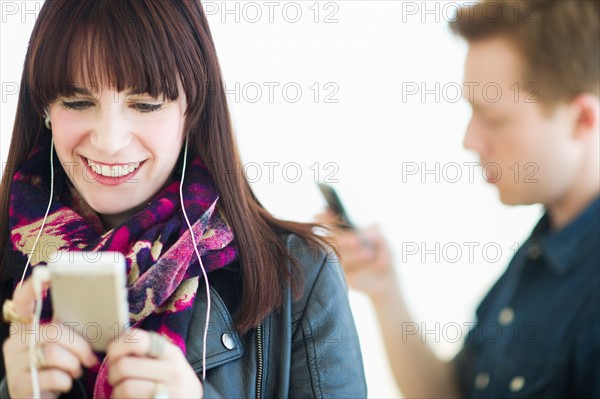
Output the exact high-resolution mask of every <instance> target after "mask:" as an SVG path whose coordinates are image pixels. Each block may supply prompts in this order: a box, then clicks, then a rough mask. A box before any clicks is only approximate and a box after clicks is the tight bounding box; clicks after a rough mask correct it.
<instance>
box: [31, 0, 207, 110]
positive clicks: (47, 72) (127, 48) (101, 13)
mask: <svg viewBox="0 0 600 399" xmlns="http://www.w3.org/2000/svg"><path fill="white" fill-rule="evenodd" d="M48 1H55V2H59V3H60V6H57V7H53V8H52V9H53V11H54V12H53V15H45V16H42V15H40V17H44V18H52V23H50V24H46V26H47V31H45V32H43V35H44V36H42V37H43V38H44V39H43V40H42V41H40V45H39V47H37V48H34V49H33V52H32V54H31V56H32V60H33V62H31V63H30V65H31V66H32V67H31V69H30V70H29V71H28V73H29V82H30V85H31V88H30V92H31V93H32V102H33V104H34V107H36V108H37V107H41V108H40V109H43V107H44V106H46V105H47V104H49V103H51V102H53V101H54V100H55V99H57V98H58V97H60V96H65V97H72V96H73V94H75V93H76V92H77V91H76V90H75V89H76V88H84V89H87V90H88V91H90V92H92V93H97V92H98V91H99V90H102V89H106V88H108V89H114V90H116V91H118V92H121V91H123V90H131V91H132V92H135V93H140V94H142V93H147V94H149V95H151V96H152V97H155V98H158V97H163V98H164V99H168V100H176V99H177V98H179V92H178V87H177V86H178V85H177V83H178V79H179V80H180V81H181V84H182V87H184V88H185V89H184V90H185V92H186V97H187V102H188V110H186V113H187V111H189V108H190V105H195V106H196V107H197V108H199V110H201V109H202V107H203V105H204V101H205V95H206V89H205V88H206V83H205V82H206V79H205V77H204V75H205V73H204V70H205V68H204V62H203V57H202V56H201V51H200V48H199V46H198V45H197V44H196V43H195V41H194V37H193V34H192V33H191V32H192V29H191V28H190V27H186V26H185V25H184V23H185V19H183V18H182V16H181V15H178V13H177V8H176V6H175V7H174V3H171V2H170V1H164V0H163V1H135V0H134V1H112V0H96V1H94V0H86V1H75V2H74V1H61V0H48ZM165 3H166V4H167V5H168V6H166V7H165V6H163V5H164V4H165ZM169 3H170V4H169ZM161 4H162V5H161ZM190 47H192V48H197V51H196V52H193V51H192V52H190V51H189V49H190ZM40 65H43V66H44V67H39V66H40Z"/></svg>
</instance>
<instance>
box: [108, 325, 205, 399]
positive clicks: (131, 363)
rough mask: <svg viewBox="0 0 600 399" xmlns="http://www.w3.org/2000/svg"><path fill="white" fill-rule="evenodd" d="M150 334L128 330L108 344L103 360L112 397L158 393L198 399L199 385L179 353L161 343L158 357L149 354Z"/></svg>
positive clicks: (146, 395) (192, 371)
mask: <svg viewBox="0 0 600 399" xmlns="http://www.w3.org/2000/svg"><path fill="white" fill-rule="evenodd" d="M151 334H153V333H149V332H147V331H144V330H139V329H131V330H129V331H127V332H125V333H124V334H122V335H121V336H120V339H118V340H117V341H114V342H111V343H110V345H109V347H108V350H107V352H106V356H107V361H108V382H109V383H110V384H111V385H112V386H113V394H112V396H113V397H114V398H153V397H155V396H156V394H157V393H158V391H159V390H162V391H163V392H164V393H165V394H166V395H165V396H167V397H170V398H202V397H203V394H204V389H203V387H202V383H201V382H200V379H199V378H198V376H196V373H195V372H194V370H193V369H192V367H191V366H190V364H189V363H188V362H187V360H186V358H185V356H184V355H183V352H182V351H181V349H179V347H177V346H176V345H174V344H172V343H171V342H169V341H167V340H166V339H164V341H165V342H164V345H163V347H162V349H160V353H154V354H153V353H152V350H151V347H152V344H151V340H152V338H151Z"/></svg>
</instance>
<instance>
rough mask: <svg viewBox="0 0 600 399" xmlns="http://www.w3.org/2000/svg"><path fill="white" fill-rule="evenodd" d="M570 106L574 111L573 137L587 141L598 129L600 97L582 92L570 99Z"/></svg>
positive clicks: (597, 132) (596, 133) (599, 128)
mask: <svg viewBox="0 0 600 399" xmlns="http://www.w3.org/2000/svg"><path fill="white" fill-rule="evenodd" d="M571 106H572V107H573V110H574V112H575V126H574V130H573V138H574V139H576V140H582V141H588V140H589V139H590V138H592V137H593V136H594V135H598V134H600V133H599V130H600V98H598V96H596V95H593V94H590V93H583V94H579V95H577V96H575V97H573V99H572V100H571Z"/></svg>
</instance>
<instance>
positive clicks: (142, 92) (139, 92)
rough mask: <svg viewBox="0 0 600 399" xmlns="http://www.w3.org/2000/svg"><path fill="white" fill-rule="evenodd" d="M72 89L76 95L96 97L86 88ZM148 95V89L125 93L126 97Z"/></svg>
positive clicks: (132, 90)
mask: <svg viewBox="0 0 600 399" xmlns="http://www.w3.org/2000/svg"><path fill="white" fill-rule="evenodd" d="M72 89H73V92H74V93H76V94H83V95H85V96H93V95H94V93H92V92H91V91H89V90H88V89H86V88H85V87H77V86H73V88H72ZM146 93H149V90H147V89H131V90H129V91H128V92H127V93H125V95H127V96H135V95H137V94H146Z"/></svg>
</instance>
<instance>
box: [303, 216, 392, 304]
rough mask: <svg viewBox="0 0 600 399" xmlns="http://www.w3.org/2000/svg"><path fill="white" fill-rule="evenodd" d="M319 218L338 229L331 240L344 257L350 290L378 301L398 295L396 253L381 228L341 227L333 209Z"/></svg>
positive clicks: (342, 262) (329, 233)
mask: <svg viewBox="0 0 600 399" xmlns="http://www.w3.org/2000/svg"><path fill="white" fill-rule="evenodd" d="M315 219H316V221H317V222H318V223H322V224H325V225H327V226H334V227H332V228H331V230H329V231H328V233H327V239H328V241H331V242H332V244H333V245H334V248H335V249H336V250H337V251H338V253H339V255H340V262H341V264H342V267H343V269H344V272H345V273H346V280H347V281H348V285H349V286H350V287H352V288H354V289H356V290H359V291H362V292H364V293H366V294H367V295H369V297H371V299H372V300H374V301H376V302H378V301H380V300H382V299H386V297H391V296H395V295H397V291H398V284H397V281H396V274H395V272H394V265H393V262H392V254H391V251H390V248H389V246H388V244H387V242H386V241H385V239H384V238H383V236H382V235H381V232H380V231H379V228H378V227H377V226H372V227H370V228H367V229H364V230H359V231H354V230H349V229H341V228H337V227H335V226H337V225H338V224H339V223H340V220H339V219H338V218H337V216H336V215H335V214H334V213H333V212H331V211H330V210H327V212H325V213H323V214H320V215H317V216H316V218H315Z"/></svg>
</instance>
